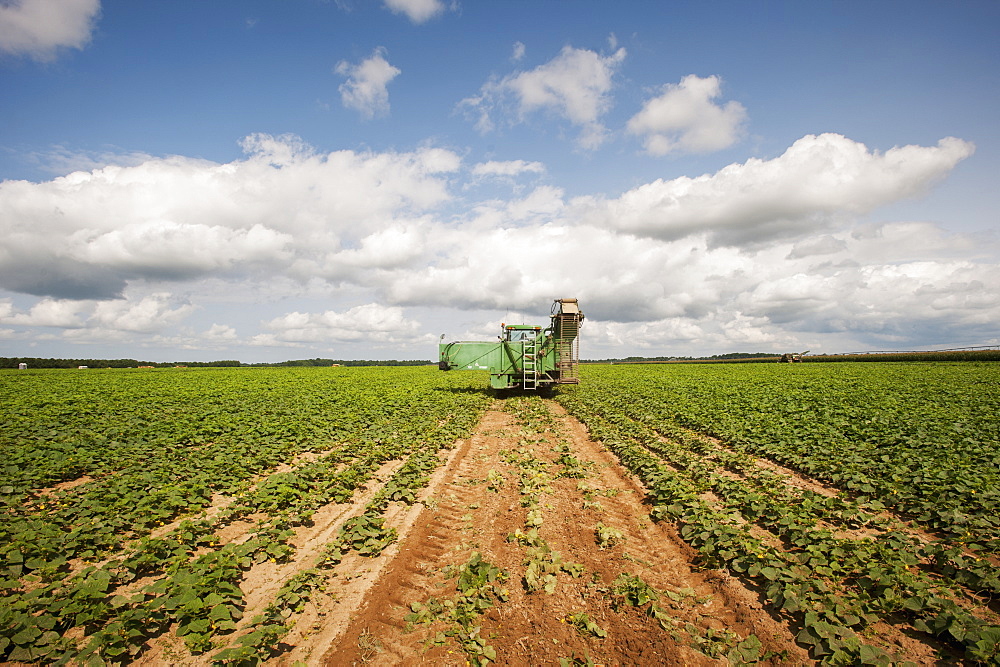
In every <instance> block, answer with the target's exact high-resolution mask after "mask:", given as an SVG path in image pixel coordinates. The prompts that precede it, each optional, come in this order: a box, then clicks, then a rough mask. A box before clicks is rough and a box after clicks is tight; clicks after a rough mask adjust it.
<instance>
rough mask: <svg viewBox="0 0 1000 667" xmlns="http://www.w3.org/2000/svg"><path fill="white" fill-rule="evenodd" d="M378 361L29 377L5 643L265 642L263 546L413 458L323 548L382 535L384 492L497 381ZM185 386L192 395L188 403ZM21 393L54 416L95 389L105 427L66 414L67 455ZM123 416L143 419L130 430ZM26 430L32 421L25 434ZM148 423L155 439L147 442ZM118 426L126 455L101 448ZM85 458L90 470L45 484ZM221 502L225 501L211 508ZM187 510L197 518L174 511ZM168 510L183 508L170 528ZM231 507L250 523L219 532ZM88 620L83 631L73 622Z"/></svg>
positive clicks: (16, 418)
mask: <svg viewBox="0 0 1000 667" xmlns="http://www.w3.org/2000/svg"><path fill="white" fill-rule="evenodd" d="M383 371H384V369H344V370H340V369H337V370H333V369H316V370H313V369H307V370H298V369H296V370H293V371H289V370H284V372H282V373H280V374H276V373H274V372H273V371H271V372H268V371H258V370H255V371H251V372H247V371H244V370H243V369H238V370H230V371H215V372H211V371H203V372H194V373H174V374H166V373H164V374H136V373H134V372H133V373H129V372H127V371H109V372H108V373H104V374H101V375H97V374H94V375H91V376H88V379H90V378H93V380H92V384H91V385H90V386H88V387H86V388H80V387H74V388H73V393H74V396H75V397H76V398H72V397H69V396H67V395H66V392H67V391H69V389H68V388H67V387H66V386H65V385H63V384H60V383H58V382H53V383H51V386H43V385H42V384H38V385H35V386H32V387H30V389H31V392H28V393H27V394H22V398H21V399H19V400H20V404H19V405H18V404H13V409H12V410H11V411H10V412H9V413H7V414H4V415H3V416H2V419H6V423H8V424H17V425H20V426H19V427H18V428H15V429H13V431H10V432H6V433H5V436H4V440H3V441H2V443H0V446H2V448H3V453H4V454H5V455H7V454H9V455H10V456H9V457H8V460H17V461H19V462H20V464H22V465H24V466H25V471H24V473H23V474H22V475H21V476H20V477H16V476H15V477H14V478H12V480H11V481H12V482H13V483H12V484H10V485H9V486H10V487H11V488H6V489H4V490H5V491H6V492H7V493H6V495H5V499H6V501H7V502H6V505H5V506H4V508H3V509H4V515H5V516H4V519H5V521H4V523H3V528H2V530H0V555H2V556H3V558H4V576H5V579H4V580H3V582H2V586H3V599H2V600H0V659H9V660H22V661H40V660H41V661H47V662H52V661H59V660H84V659H100V660H104V661H108V662H119V661H122V660H126V659H130V657H131V656H134V655H136V654H138V653H140V652H141V651H143V650H145V649H146V648H147V647H148V646H149V641H150V640H151V639H153V638H155V637H158V636H160V635H162V634H163V633H165V632H168V631H172V632H174V633H175V634H177V635H178V636H180V637H183V639H184V642H185V644H186V646H187V647H188V649H189V650H191V651H192V652H196V653H198V652H204V651H207V650H209V649H211V648H212V647H213V646H215V645H217V643H218V638H220V637H223V636H225V635H227V634H231V633H233V632H239V633H241V638H243V644H242V646H241V648H240V649H238V650H239V651H242V653H239V655H242V656H244V657H246V656H249V655H259V654H261V651H263V650H264V649H260V650H258V648H259V647H260V646H269V641H270V637H271V636H272V635H273V634H274V629H275V628H273V627H270V626H271V625H273V624H270V625H269V624H268V622H267V621H266V617H267V615H268V612H264V614H263V616H264V617H265V620H261V621H257V620H256V619H243V614H244V612H245V611H246V605H245V600H244V593H243V591H242V590H241V588H240V585H241V583H242V582H243V581H244V578H245V575H246V572H247V571H248V570H249V569H251V568H253V567H254V566H255V565H256V564H258V563H261V562H264V561H267V560H271V561H276V562H288V561H291V560H292V559H293V558H294V556H295V551H296V547H295V546H294V543H293V542H292V539H291V538H292V537H293V535H294V534H295V529H296V528H297V527H305V529H308V526H309V525H310V524H311V519H312V516H313V514H314V513H315V512H316V510H317V509H319V508H321V507H324V506H326V505H329V504H331V503H333V504H337V503H348V502H351V500H352V498H353V497H354V496H355V491H356V490H357V489H359V488H362V486H363V485H364V484H365V482H366V481H367V480H368V479H369V478H370V477H371V475H372V474H373V473H374V471H375V470H376V469H378V468H379V467H380V466H382V465H384V464H386V463H388V462H390V461H393V460H403V461H404V462H403V463H402V465H401V466H399V467H398V470H397V474H396V476H394V477H393V478H392V480H390V482H389V483H388V484H387V485H386V487H385V488H384V489H383V490H382V493H380V494H378V495H377V496H376V499H375V500H374V501H372V502H373V503H376V504H375V505H370V506H369V507H368V508H366V509H365V511H364V512H363V513H362V514H361V515H359V516H358V517H354V518H353V519H351V520H349V521H348V522H346V523H345V525H344V526H343V527H342V529H341V531H340V534H339V535H338V537H337V539H336V540H335V544H332V545H328V546H329V547H330V549H328V550H327V553H326V555H325V556H324V557H323V559H321V560H322V563H320V565H321V566H322V567H325V568H327V569H329V568H331V567H333V566H334V565H335V564H336V562H337V560H338V558H337V557H336V556H335V552H337V551H341V552H343V551H350V550H354V551H357V552H358V553H360V554H365V555H372V554H374V553H377V551H380V550H381V548H378V549H377V550H376V547H375V545H374V544H373V543H371V537H372V535H371V533H372V532H373V531H374V532H378V530H379V529H380V528H381V524H380V519H379V515H380V514H381V513H383V512H384V510H385V509H386V505H387V503H389V502H391V501H397V500H401V501H404V502H405V501H409V502H412V500H413V497H414V496H413V493H414V492H413V489H414V488H416V487H418V486H419V485H420V484H421V483H422V482H425V481H426V476H425V473H426V471H427V469H428V468H429V467H430V468H433V467H434V466H436V465H437V463H438V460H437V458H436V452H437V450H438V449H439V448H441V447H445V446H449V445H450V444H451V443H453V442H454V440H455V438H456V437H459V436H461V435H463V434H465V433H467V432H468V430H469V429H470V428H471V426H472V425H474V423H475V422H476V420H477V418H478V415H479V414H480V413H481V411H482V409H483V408H484V406H485V401H486V398H485V397H484V396H482V395H480V394H477V393H475V392H466V391H449V390H448V387H447V386H444V387H442V386H441V381H440V380H439V379H438V377H437V376H431V375H430V374H429V373H427V370H426V369H409V370H399V369H393V372H392V373H385V372H383ZM320 373H325V374H324V375H319V374H320ZM52 376H53V377H57V376H58V372H52ZM403 376H405V377H403ZM25 377H27V378H29V379H30V378H31V376H18V378H19V381H21V382H22V383H23V382H24V380H21V379H20V378H25ZM432 377H433V379H434V381H433V382H432V381H431V378H432ZM36 378H37V379H38V380H39V382H40V383H41V381H44V380H46V379H47V378H45V377H44V374H42V375H41V376H39V375H38V374H36ZM140 380H143V381H148V382H149V383H150V384H149V385H143V384H142V383H141V381H140ZM460 380H461V379H460V378H459V380H458V381H459V382H460ZM452 382H455V381H452ZM102 383H103V384H102ZM161 383H163V385H164V386H161ZM123 385H124V386H126V387H130V389H131V391H132V392H133V393H131V394H130V393H129V392H128V391H126V390H124V389H123V388H122V387H123ZM456 388H458V389H460V388H461V387H456ZM25 389H26V388H25V387H24V386H22V387H21V391H22V392H24V391H25ZM143 389H146V391H145V392H144V391H143ZM77 392H79V393H77ZM178 395H180V396H183V397H185V398H187V399H188V401H189V404H188V405H187V406H178V405H176V404H175V403H174V399H175V397H176V396H178ZM23 396H33V398H34V402H35V408H36V411H37V412H38V413H39V414H41V415H42V417H41V419H40V420H41V421H44V422H45V424H46V426H45V428H47V429H49V430H50V431H51V430H52V427H53V422H51V421H46V420H54V419H59V418H60V416H61V415H62V416H66V413H65V412H64V411H65V410H66V409H67V407H66V406H68V405H73V404H75V403H77V402H79V401H85V402H86V405H87V406H91V409H92V410H93V411H94V412H95V413H96V412H99V411H100V406H101V405H103V406H104V415H105V418H106V421H107V423H106V424H105V427H104V431H103V432H102V431H100V430H99V428H100V427H101V423H100V422H99V420H96V419H91V418H90V417H89V416H88V414H87V412H86V411H84V413H83V414H82V416H81V418H80V420H79V421H73V420H72V419H69V420H68V421H67V423H64V424H63V425H62V427H63V429H64V430H65V433H63V432H60V431H59V430H58V429H55V430H56V431H57V435H54V436H53V439H54V440H56V441H60V442H72V443H73V444H74V451H75V452H77V454H76V455H75V456H74V457H73V460H72V461H70V462H65V461H64V462H63V464H62V465H61V467H60V464H59V462H58V457H52V456H39V455H37V453H36V454H32V451H31V450H32V449H33V448H38V447H39V442H42V441H44V433H43V432H42V431H40V430H37V429H34V427H32V426H31V425H30V424H27V423H26V421H25V419H24V414H27V413H29V412H31V404H30V403H31V402H30V401H29V400H27V399H26V398H23ZM129 397H131V399H132V401H133V402H132V403H130V402H129V401H128V400H126V399H128V398H129ZM102 402H103V403H102ZM135 404H142V405H144V406H145V407H144V408H142V409H139V408H137V407H136V405H135ZM221 405H225V409H224V410H223V409H221V408H218V406H221ZM52 406H55V408H52ZM120 406H125V407H121V409H120V410H119V407H120ZM199 406H200V408H201V409H202V412H201V414H198V409H199ZM172 408H176V409H172ZM179 413H183V418H180V419H178V418H177V417H178V414H179ZM116 416H122V417H123V418H131V421H130V422H129V423H130V424H131V425H130V426H129V428H134V429H135V430H132V431H130V433H129V435H128V437H122V436H121V432H122V426H121V425H120V424H116V423H114V421H113V420H114V418H115V417H116ZM206 424H210V426H206ZM25 432H31V433H32V434H34V436H33V437H27V438H24V437H21V438H19V437H18V435H21V436H24V434H25ZM58 433H63V434H62V435H58ZM66 433H70V434H72V435H71V436H66ZM152 433H156V435H155V437H153V439H154V440H155V442H153V443H150V442H146V441H145V440H144V437H145V436H146V435H149V434H152ZM84 434H85V435H84ZM114 438H117V439H116V440H114V442H115V443H116V444H115V445H111V448H112V449H115V450H116V451H117V453H118V455H119V458H118V459H112V458H108V457H107V456H106V454H105V453H104V452H102V450H103V448H105V447H106V446H108V445H107V443H108V441H109V439H114ZM125 441H128V442H129V443H131V444H130V445H129V446H124V443H125ZM81 461H84V462H86V464H85V465H84V464H81V463H80V462H81ZM296 461H297V462H296ZM289 463H291V464H292V465H287V464H289ZM279 465H280V466H284V467H283V468H278V466H279ZM79 474H86V475H87V476H88V478H89V480H84V481H85V482H86V483H82V484H80V485H78V486H73V487H72V488H68V489H65V490H46V489H43V488H39V484H40V483H50V482H52V481H55V480H69V479H72V478H73V476H74V475H79ZM43 480H44V482H43ZM210 504H213V505H214V506H215V509H214V510H213V511H211V512H209V513H205V512H204V510H205V509H206V508H208V506H209V505H210ZM199 514H200V515H201V516H199ZM184 516H188V517H191V518H190V519H189V520H185V521H180V522H179V523H178V522H177V521H176V520H177V519H179V518H182V517H184ZM171 521H173V522H174V524H178V525H176V526H175V527H174V528H173V529H170V530H168V531H167V532H166V533H165V534H162V535H161V534H159V533H160V532H162V530H163V529H160V528H159V526H161V525H163V524H167V523H168V522H171ZM174 524H171V525H174ZM236 524H239V527H240V530H239V531H237V532H238V533H239V536H238V537H236V538H230V539H229V541H226V542H224V541H223V540H222V539H221V538H220V534H223V533H224V529H226V528H227V527H232V526H234V525H236ZM167 528H169V526H167ZM230 532H232V531H231V530H230ZM391 537H392V535H391V534H390V535H388V540H385V539H383V540H382V542H381V547H384V545H385V544H387V543H388V542H389V541H391ZM321 569H322V568H321ZM321 579H322V575H321V574H320V573H319V570H316V569H315V568H312V569H310V568H307V569H306V570H303V571H301V572H298V573H296V574H295V575H293V576H292V577H291V578H290V580H289V581H288V582H287V584H286V586H285V588H283V589H282V590H281V591H279V593H278V594H277V596H276V598H275V599H274V600H273V601H272V604H271V607H269V609H271V612H273V613H277V614H278V615H279V616H281V617H282V619H284V616H282V615H283V614H287V613H290V612H289V611H288V610H289V609H293V608H294V607H295V606H296V605H300V604H301V603H302V600H303V596H302V593H303V592H305V591H307V590H312V589H313V588H315V587H316V586H319V585H320V583H321ZM290 600H291V601H293V602H289V601H290ZM248 621H249V624H248ZM248 626H250V627H254V628H256V629H254V630H249V631H248V630H246V627H248ZM74 628H75V630H74ZM268 628H269V629H268ZM269 633H270V634H269ZM81 634H82V635H83V636H84V638H85V639H84V640H83V641H82V642H81V641H78V640H74V639H70V638H71V637H79V636H80V635H81ZM245 637H251V639H250V640H246V639H245ZM234 650H237V649H234ZM268 650H269V649H268ZM255 651H256V653H255ZM221 659H222V660H226V659H228V658H226V656H225V654H223V657H222V658H221Z"/></svg>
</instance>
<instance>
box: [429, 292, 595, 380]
mask: <svg viewBox="0 0 1000 667" xmlns="http://www.w3.org/2000/svg"><path fill="white" fill-rule="evenodd" d="M550 319H551V323H550V324H549V326H548V327H547V328H545V329H542V327H540V326H533V325H529V324H501V325H500V330H501V331H500V336H499V340H497V341H496V342H479V341H455V342H452V343H441V345H440V349H439V356H438V359H439V361H438V368H440V369H441V370H443V371H450V370H463V371H468V370H488V371H489V372H490V386H491V387H493V388H494V389H523V390H526V391H535V390H540V389H550V388H552V387H554V386H555V385H558V384H577V383H579V382H580V376H579V364H580V353H579V350H580V348H579V342H580V325H581V323H582V322H583V313H582V312H581V311H580V305H579V303H577V300H576V299H556V300H555V302H554V303H553V304H552V314H551V316H550ZM442 338H444V337H443V336H442Z"/></svg>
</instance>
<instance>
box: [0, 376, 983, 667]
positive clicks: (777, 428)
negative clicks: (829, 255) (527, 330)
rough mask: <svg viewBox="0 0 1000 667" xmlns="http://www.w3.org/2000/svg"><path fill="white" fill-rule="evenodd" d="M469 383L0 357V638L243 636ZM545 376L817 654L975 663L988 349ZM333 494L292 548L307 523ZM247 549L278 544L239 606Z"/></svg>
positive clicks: (459, 412)
mask: <svg viewBox="0 0 1000 667" xmlns="http://www.w3.org/2000/svg"><path fill="white" fill-rule="evenodd" d="M487 384H488V379H487V376H486V375H485V373H475V372H473V373H458V372H452V373H442V372H439V371H437V370H436V369H435V368H432V367H415V368H413V367H407V368H399V367H396V368H253V369H249V368H229V369H155V370H139V369H114V370H104V369H90V370H51V371H40V370H28V371H2V372H0V471H2V474H0V502H2V503H3V521H2V522H0V560H2V568H3V569H2V570H0V589H2V596H3V599H2V600H0V661H12V662H38V663H54V662H60V661H62V662H79V663H82V662H93V663H102V662H103V663H121V662H130V661H132V660H134V659H137V658H138V657H141V656H143V655H144V654H146V653H147V652H148V651H149V650H150V648H149V647H150V645H151V643H153V642H156V641H158V640H159V639H160V638H162V637H164V636H171V637H176V638H178V639H177V641H178V642H179V643H180V644H181V645H182V646H183V647H184V650H185V651H187V652H189V653H188V654H187V655H189V656H201V660H202V662H207V663H212V662H214V663H218V664H230V663H231V664H254V663H256V662H258V661H262V660H266V659H267V658H268V657H269V656H272V655H274V654H275V651H276V650H277V649H276V647H277V646H278V645H279V644H280V642H281V641H282V639H283V638H284V637H285V636H286V635H287V633H288V632H289V630H290V628H291V627H292V626H293V625H294V623H295V619H296V614H298V613H299V612H300V611H301V610H302V608H303V605H304V604H305V603H306V602H307V601H308V600H309V599H310V596H312V595H314V594H315V593H316V591H319V590H322V589H323V587H324V586H325V582H326V581H327V579H328V578H329V576H330V572H331V571H333V570H334V569H335V568H336V567H337V564H338V563H340V562H341V560H342V559H343V558H346V557H348V555H360V556H362V557H372V558H374V557H376V556H378V555H379V554H380V553H381V552H382V551H383V549H384V548H385V547H386V546H387V545H388V544H391V543H392V542H393V541H394V540H396V539H397V532H396V528H395V527H394V524H393V523H392V521H390V520H388V519H387V516H388V515H387V511H388V510H389V508H391V507H395V506H400V505H412V504H413V503H415V502H419V501H420V498H419V494H420V491H421V489H422V488H424V487H425V486H426V485H427V483H428V479H429V477H430V476H431V475H432V474H433V473H434V471H435V470H439V469H441V467H442V466H443V465H444V461H445V458H446V456H447V452H448V450H450V449H451V448H452V447H453V445H454V443H455V442H456V440H458V439H460V438H466V437H468V436H469V435H470V434H471V433H472V432H473V431H474V429H476V427H477V424H478V423H479V422H480V420H481V418H482V417H483V415H484V414H486V412H487V410H489V409H491V408H493V409H495V408H496V406H497V405H498V402H497V401H496V399H495V398H494V397H493V396H492V394H491V393H489V391H488V390H487V389H486V386H487ZM555 400H556V401H557V402H558V403H560V404H561V405H562V406H564V407H565V409H566V410H567V411H568V412H569V413H570V415H572V416H573V417H575V418H576V419H578V420H580V422H582V423H583V424H585V425H586V427H587V429H588V430H589V434H590V438H591V439H593V440H596V441H598V442H599V443H602V444H603V445H604V446H605V447H607V448H608V449H609V450H610V451H612V452H614V454H615V455H616V456H617V457H618V459H619V460H620V462H621V465H622V466H624V467H625V468H626V469H627V470H629V471H630V472H631V473H633V474H634V475H635V476H636V477H637V478H638V479H639V480H640V481H641V482H642V483H643V485H644V486H645V488H646V492H647V497H646V499H645V502H646V503H647V504H648V506H647V507H646V508H645V509H644V510H643V511H644V512H648V514H649V515H651V517H652V519H653V520H655V521H657V522H663V523H667V524H671V525H674V526H676V527H677V530H678V531H679V535H680V536H681V537H682V538H683V539H684V541H685V542H687V544H689V545H690V546H691V547H693V549H695V550H696V551H697V559H696V562H695V563H694V565H696V566H697V567H701V568H719V569H725V570H727V571H729V572H730V573H732V574H733V575H734V576H735V577H737V578H738V579H739V580H741V581H742V582H743V583H744V585H746V586H747V587H749V588H750V589H751V590H754V591H757V592H758V593H759V595H760V596H761V597H762V599H764V600H765V601H766V605H767V606H768V608H769V609H770V613H771V614H772V615H774V616H776V617H778V618H780V619H781V620H782V622H783V623H785V624H786V625H787V627H788V628H789V629H790V632H791V633H792V634H793V635H794V637H795V641H796V642H797V643H798V645H799V646H801V647H804V648H805V649H807V650H808V651H809V654H810V655H811V656H812V657H813V658H814V659H815V660H816V661H817V662H827V663H831V664H885V663H887V662H889V661H893V660H897V659H903V660H905V659H907V656H906V655H902V656H898V655H893V654H892V651H891V650H889V648H887V647H886V646H885V644H884V642H882V641H881V639H880V638H881V636H882V635H883V634H884V633H885V632H888V630H887V628H895V629H896V630H899V629H900V628H902V630H901V631H902V632H903V633H904V634H908V635H912V636H913V637H915V638H916V639H915V641H918V642H926V643H928V644H929V645H931V646H932V647H933V650H934V651H937V652H939V653H940V654H941V655H942V656H945V657H948V658H949V659H954V660H960V661H961V660H964V661H967V662H968V663H969V664H974V663H976V662H983V663H996V662H997V660H998V655H1000V653H998V644H1000V627H998V612H1000V607H998V605H997V603H996V602H995V600H996V599H1000V559H998V557H1000V417H998V415H1000V365H997V364H990V363H962V362H956V363H905V364H903V363H900V364H895V363H883V364H861V363H838V364H822V363H814V364H801V365H799V364H794V365H790V364H740V365H615V366H585V367H583V368H581V384H580V385H579V386H574V387H566V388H563V389H562V390H561V391H560V392H559V393H558V394H557V395H556V398H555ZM511 401H513V402H512V403H511V405H513V406H517V405H520V404H521V403H520V401H523V399H511ZM531 401H532V402H534V401H538V402H539V406H536V407H534V408H532V409H533V410H542V411H544V410H545V408H544V402H542V401H541V399H537V398H532V399H531ZM540 406H541V407H540ZM563 458H564V459H565V460H570V459H572V460H574V461H575V460H576V459H574V458H573V457H572V456H568V457H563ZM377 471H382V472H383V473H384V478H385V479H384V480H383V481H379V482H378V483H376V482H374V481H373V480H375V476H376V472H377ZM491 472H493V471H491ZM498 474H499V473H498ZM483 481H484V482H486V480H483ZM486 485H487V484H486V483H484V485H483V486H484V487H485V486H486ZM640 500H643V499H640V498H636V502H639V501H640ZM350 503H356V504H357V505H358V509H357V511H356V512H355V513H354V514H353V516H351V517H350V518H349V519H348V520H346V521H344V522H343V523H342V524H338V529H337V530H336V531H335V532H334V533H332V534H331V535H329V538H328V539H326V540H325V542H323V543H322V544H321V545H320V546H319V547H316V546H313V547H311V549H312V551H309V552H308V553H307V552H306V551H305V550H304V547H303V546H302V545H303V544H304V542H303V539H300V538H301V537H302V535H303V532H302V531H304V530H306V529H308V528H309V527H310V526H312V525H313V522H314V521H315V520H316V517H317V514H318V513H319V512H322V511H324V508H329V507H331V506H347V505H348V504H350ZM562 520H563V521H572V520H573V518H572V517H564V518H563V519H562ZM552 523H556V522H555V521H553V522H552ZM606 533H607V535H613V534H614V531H611V530H610V529H609V530H608V531H606ZM296 535H298V536H299V537H298V538H296V537H295V536H296ZM605 537H606V535H605ZM307 556H308V557H307ZM262 563H276V564H282V563H285V564H289V563H290V564H293V565H292V566H290V567H289V568H286V570H283V572H284V579H283V580H282V581H280V582H279V584H280V585H276V586H275V589H274V590H273V591H272V592H271V593H270V594H269V595H268V597H267V599H266V600H264V602H263V603H260V604H255V605H251V604H250V603H249V602H248V599H247V597H248V594H247V593H246V591H245V590H244V589H243V588H241V584H245V579H246V576H247V572H248V571H250V570H251V569H253V568H255V567H256V566H258V565H259V564H262ZM251 607H252V609H251ZM251 611H253V613H250V612H251ZM595 641H596V640H595ZM476 660H478V661H479V662H478V663H477V664H485V661H488V660H485V659H484V658H481V657H479V658H476ZM501 660H502V659H501Z"/></svg>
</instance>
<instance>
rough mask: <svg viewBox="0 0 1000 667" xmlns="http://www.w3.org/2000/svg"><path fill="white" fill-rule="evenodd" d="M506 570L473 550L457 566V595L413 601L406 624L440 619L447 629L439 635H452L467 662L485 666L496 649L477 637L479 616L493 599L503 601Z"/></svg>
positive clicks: (493, 601)
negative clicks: (443, 598) (448, 597)
mask: <svg viewBox="0 0 1000 667" xmlns="http://www.w3.org/2000/svg"><path fill="white" fill-rule="evenodd" d="M508 576H509V575H508V574H507V572H505V571H504V570H501V569H500V568H498V567H496V566H495V565H493V564H491V563H489V562H488V561H486V560H483V557H482V554H480V553H479V552H473V554H472V555H471V556H470V557H469V560H468V561H467V562H466V563H464V564H463V565H461V566H460V567H458V568H457V578H456V582H455V589H456V590H457V591H458V592H457V594H456V595H455V596H454V597H452V598H450V599H445V600H438V599H436V598H431V599H430V600H428V601H427V602H423V603H422V602H414V603H413V604H412V605H410V613H409V614H407V616H406V621H407V622H408V623H434V622H444V623H446V624H447V625H448V629H447V630H445V631H444V633H443V635H444V636H447V637H453V638H454V639H455V640H456V641H457V642H458V643H459V645H460V646H461V647H462V650H463V651H465V654H466V656H467V657H468V659H469V662H470V663H471V664H473V665H477V666H480V665H487V664H489V663H490V662H493V661H496V659H497V655H496V650H495V649H494V648H493V647H492V646H490V645H489V644H487V643H486V640H485V638H483V637H482V636H480V634H479V632H480V626H479V625H477V624H476V623H477V621H478V619H479V617H480V616H481V615H482V614H483V613H484V612H485V611H487V610H489V609H492V608H493V607H494V606H495V604H496V603H497V602H506V601H507V600H508V599H509V597H510V592H509V591H508V590H507V589H506V588H504V587H503V583H504V582H505V581H507V578H508Z"/></svg>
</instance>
